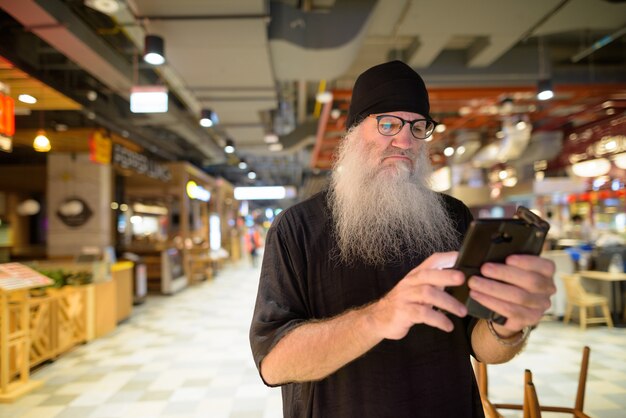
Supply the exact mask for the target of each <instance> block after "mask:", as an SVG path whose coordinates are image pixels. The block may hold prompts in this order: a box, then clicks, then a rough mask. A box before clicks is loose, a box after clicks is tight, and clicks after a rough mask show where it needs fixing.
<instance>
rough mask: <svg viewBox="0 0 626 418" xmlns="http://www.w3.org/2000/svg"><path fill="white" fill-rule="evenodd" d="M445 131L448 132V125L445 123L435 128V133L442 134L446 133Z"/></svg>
mask: <svg viewBox="0 0 626 418" xmlns="http://www.w3.org/2000/svg"><path fill="white" fill-rule="evenodd" d="M445 131H446V125H445V124H443V123H440V124H439V125H437V126H436V127H435V132H439V133H442V132H445Z"/></svg>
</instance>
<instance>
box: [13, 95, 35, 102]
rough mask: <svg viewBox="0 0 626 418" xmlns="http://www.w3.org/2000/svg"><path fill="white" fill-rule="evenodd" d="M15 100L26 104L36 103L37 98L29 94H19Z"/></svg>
mask: <svg viewBox="0 0 626 418" xmlns="http://www.w3.org/2000/svg"><path fill="white" fill-rule="evenodd" d="M17 100H19V101H20V102H22V103H26V104H35V103H37V98H36V97H33V96H31V95H30V94H20V95H19V96H17Z"/></svg>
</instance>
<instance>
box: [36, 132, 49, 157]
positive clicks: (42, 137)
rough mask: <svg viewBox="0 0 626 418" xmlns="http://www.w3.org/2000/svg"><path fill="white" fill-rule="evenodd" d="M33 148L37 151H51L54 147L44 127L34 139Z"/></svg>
mask: <svg viewBox="0 0 626 418" xmlns="http://www.w3.org/2000/svg"><path fill="white" fill-rule="evenodd" d="M33 148H34V149H35V151H37V152H48V151H50V149H52V146H51V145H50V140H49V139H48V137H47V136H46V131H44V130H43V129H40V130H38V131H37V136H36V137H35V140H34V141H33Z"/></svg>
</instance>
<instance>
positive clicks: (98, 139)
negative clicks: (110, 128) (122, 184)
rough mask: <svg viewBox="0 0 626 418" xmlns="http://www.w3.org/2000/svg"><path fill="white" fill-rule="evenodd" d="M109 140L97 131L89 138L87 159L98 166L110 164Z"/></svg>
mask: <svg viewBox="0 0 626 418" xmlns="http://www.w3.org/2000/svg"><path fill="white" fill-rule="evenodd" d="M111 148H112V144H111V138H109V137H108V136H106V133H105V132H103V131H101V130H97V131H94V132H93V133H92V134H91V136H90V137H89V159H90V160H91V161H93V162H94V163H98V164H106V165H108V164H111Z"/></svg>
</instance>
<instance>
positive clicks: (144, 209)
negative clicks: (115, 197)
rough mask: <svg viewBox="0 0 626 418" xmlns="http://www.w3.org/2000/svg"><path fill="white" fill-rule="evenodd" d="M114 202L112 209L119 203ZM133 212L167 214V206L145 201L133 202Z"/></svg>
mask: <svg viewBox="0 0 626 418" xmlns="http://www.w3.org/2000/svg"><path fill="white" fill-rule="evenodd" d="M113 203H115V202H113ZM113 203H111V209H117V208H118V204H117V203H115V205H113ZM114 206H115V207H114ZM133 212H135V213H145V214H150V215H167V208H166V207H163V206H156V205H145V204H143V203H133Z"/></svg>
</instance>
